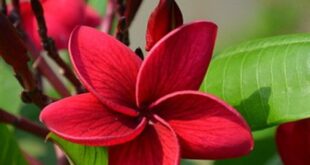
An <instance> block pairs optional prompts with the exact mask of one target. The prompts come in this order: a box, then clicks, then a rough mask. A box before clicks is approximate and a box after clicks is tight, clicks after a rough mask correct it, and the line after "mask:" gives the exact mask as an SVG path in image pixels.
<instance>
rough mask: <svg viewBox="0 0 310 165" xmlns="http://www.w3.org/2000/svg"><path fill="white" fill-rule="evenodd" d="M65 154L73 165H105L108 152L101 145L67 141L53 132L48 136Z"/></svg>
mask: <svg viewBox="0 0 310 165" xmlns="http://www.w3.org/2000/svg"><path fill="white" fill-rule="evenodd" d="M49 137H50V138H51V139H52V140H53V141H55V143H56V144H57V145H58V146H59V147H60V148H61V149H62V150H63V151H64V152H65V153H66V154H67V156H68V157H69V159H70V163H71V164H74V165H85V164H91V165H107V164H108V154H107V151H106V149H105V148H103V147H90V146H82V145H79V144H74V143H71V142H68V141H66V140H64V139H62V138H60V137H58V136H57V135H55V134H50V136H49Z"/></svg>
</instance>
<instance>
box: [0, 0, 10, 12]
mask: <svg viewBox="0 0 310 165" xmlns="http://www.w3.org/2000/svg"><path fill="white" fill-rule="evenodd" d="M0 12H1V13H3V14H4V15H6V14H7V12H8V10H7V6H6V0H0Z"/></svg>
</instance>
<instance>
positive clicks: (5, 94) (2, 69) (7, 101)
mask: <svg viewBox="0 0 310 165" xmlns="http://www.w3.org/2000/svg"><path fill="white" fill-rule="evenodd" d="M0 84H1V85H0V108H3V109H5V110H7V111H9V112H11V113H15V114H16V113H17V112H18V109H19V107H20V106H21V103H22V101H21V99H20V93H21V91H22V88H21V86H20V85H19V84H18V82H17V80H16V78H15V77H14V72H13V71H12V69H11V68H10V66H9V65H7V64H6V63H5V62H4V61H3V59H1V58H0Z"/></svg>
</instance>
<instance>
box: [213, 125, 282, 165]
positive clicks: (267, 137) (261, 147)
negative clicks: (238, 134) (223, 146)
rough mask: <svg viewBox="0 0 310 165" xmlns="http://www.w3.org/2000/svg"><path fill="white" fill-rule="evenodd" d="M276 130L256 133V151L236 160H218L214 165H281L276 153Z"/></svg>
mask: <svg viewBox="0 0 310 165" xmlns="http://www.w3.org/2000/svg"><path fill="white" fill-rule="evenodd" d="M274 133H275V128H271V129H267V130H262V131H259V132H257V131H256V132H254V139H255V146H254V150H253V151H252V152H251V153H250V154H249V155H246V156H243V157H241V158H235V159H227V160H218V161H216V162H215V163H214V165H240V164H245V165H250V164H259V165H281V164H282V163H281V160H280V158H279V156H278V154H277V151H276V145H275V139H274Z"/></svg>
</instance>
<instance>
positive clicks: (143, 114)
mask: <svg viewBox="0 0 310 165" xmlns="http://www.w3.org/2000/svg"><path fill="white" fill-rule="evenodd" d="M139 112H140V114H139V118H140V119H142V118H146V119H147V120H148V123H149V124H150V125H153V123H154V121H156V120H155V119H154V113H153V111H151V110H150V109H148V108H140V111H139Z"/></svg>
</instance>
